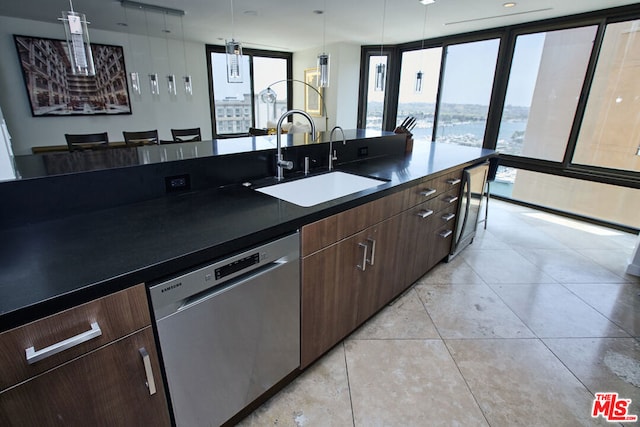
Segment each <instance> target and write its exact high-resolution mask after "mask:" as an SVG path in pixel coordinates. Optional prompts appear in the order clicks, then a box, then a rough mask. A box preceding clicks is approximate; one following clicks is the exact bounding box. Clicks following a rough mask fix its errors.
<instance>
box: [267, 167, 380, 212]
mask: <svg viewBox="0 0 640 427" xmlns="http://www.w3.org/2000/svg"><path fill="white" fill-rule="evenodd" d="M386 182H387V181H384V180H381V179H374V178H367V177H364V176H359V175H353V174H350V173H345V172H338V171H336V172H329V173H326V174H322V175H315V176H311V177H308V178H302V179H298V180H296V181H290V182H283V183H281V184H276V185H271V186H269V187H262V188H258V189H256V191H259V192H261V193H264V194H268V195H270V196H273V197H277V198H278V199H282V200H285V201H287V202H289V203H293V204H296V205H298V206H302V207H305V208H308V207H309V206H314V205H317V204H319V203H323V202H328V201H330V200H333V199H337V198H339V197H343V196H347V195H349V194H353V193H357V192H358V191H362V190H366V189H369V188H373V187H377V186H378V185H382V184H385V183H386Z"/></svg>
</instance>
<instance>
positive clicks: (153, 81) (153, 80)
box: [149, 74, 160, 95]
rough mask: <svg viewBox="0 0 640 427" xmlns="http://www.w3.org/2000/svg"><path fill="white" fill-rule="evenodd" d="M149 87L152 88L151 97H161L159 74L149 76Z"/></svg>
mask: <svg viewBox="0 0 640 427" xmlns="http://www.w3.org/2000/svg"><path fill="white" fill-rule="evenodd" d="M149 86H150V87H151V95H160V86H159V85H158V75H157V74H149Z"/></svg>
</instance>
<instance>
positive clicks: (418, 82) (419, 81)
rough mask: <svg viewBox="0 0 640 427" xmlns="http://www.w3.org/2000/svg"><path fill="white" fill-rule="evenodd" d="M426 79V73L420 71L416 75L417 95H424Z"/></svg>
mask: <svg viewBox="0 0 640 427" xmlns="http://www.w3.org/2000/svg"><path fill="white" fill-rule="evenodd" d="M423 77H424V73H423V72H422V71H418V72H417V73H416V87H415V88H414V89H415V92H416V93H422V79H423Z"/></svg>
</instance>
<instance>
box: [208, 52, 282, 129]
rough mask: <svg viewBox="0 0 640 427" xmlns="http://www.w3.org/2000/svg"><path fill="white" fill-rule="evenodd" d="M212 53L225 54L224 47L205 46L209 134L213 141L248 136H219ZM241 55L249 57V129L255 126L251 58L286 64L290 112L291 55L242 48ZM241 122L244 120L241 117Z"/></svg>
mask: <svg viewBox="0 0 640 427" xmlns="http://www.w3.org/2000/svg"><path fill="white" fill-rule="evenodd" d="M212 53H223V54H224V53H226V49H225V46H220V45H211V44H207V45H205V59H206V62H207V78H208V84H209V112H210V116H211V134H212V135H213V138H214V139H226V138H238V137H243V136H248V135H249V134H248V133H246V132H236V133H224V134H219V133H218V129H217V125H216V114H215V113H216V107H217V106H216V103H215V96H214V95H215V88H214V87H213V70H212V64H211V54H212ZM242 55H243V56H247V57H249V78H250V79H251V82H250V90H251V111H250V112H249V114H250V116H251V120H250V122H251V127H253V126H255V123H256V119H255V111H256V106H255V91H254V81H253V57H255V56H258V57H266V58H277V59H284V60H286V62H287V66H286V68H287V82H286V83H287V84H286V86H287V109H288V110H290V109H291V108H293V107H292V106H293V81H292V79H293V54H292V53H291V52H282V51H276V50H264V49H252V48H243V49H242ZM242 116H244V111H242ZM242 120H245V118H244V117H242Z"/></svg>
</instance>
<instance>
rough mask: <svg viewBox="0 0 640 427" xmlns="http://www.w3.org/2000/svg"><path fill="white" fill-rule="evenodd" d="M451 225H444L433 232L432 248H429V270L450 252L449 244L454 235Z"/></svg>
mask: <svg viewBox="0 0 640 427" xmlns="http://www.w3.org/2000/svg"><path fill="white" fill-rule="evenodd" d="M453 225H454V224H453V222H452V223H450V224H445V225H443V226H441V227H440V228H436V229H435V230H434V231H433V234H432V239H433V246H432V248H431V254H430V262H429V264H430V265H429V268H431V267H433V266H434V265H436V264H437V263H439V262H440V261H442V259H443V258H444V257H446V256H447V255H449V252H451V243H452V242H453V235H454V233H455V228H454V227H453Z"/></svg>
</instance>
